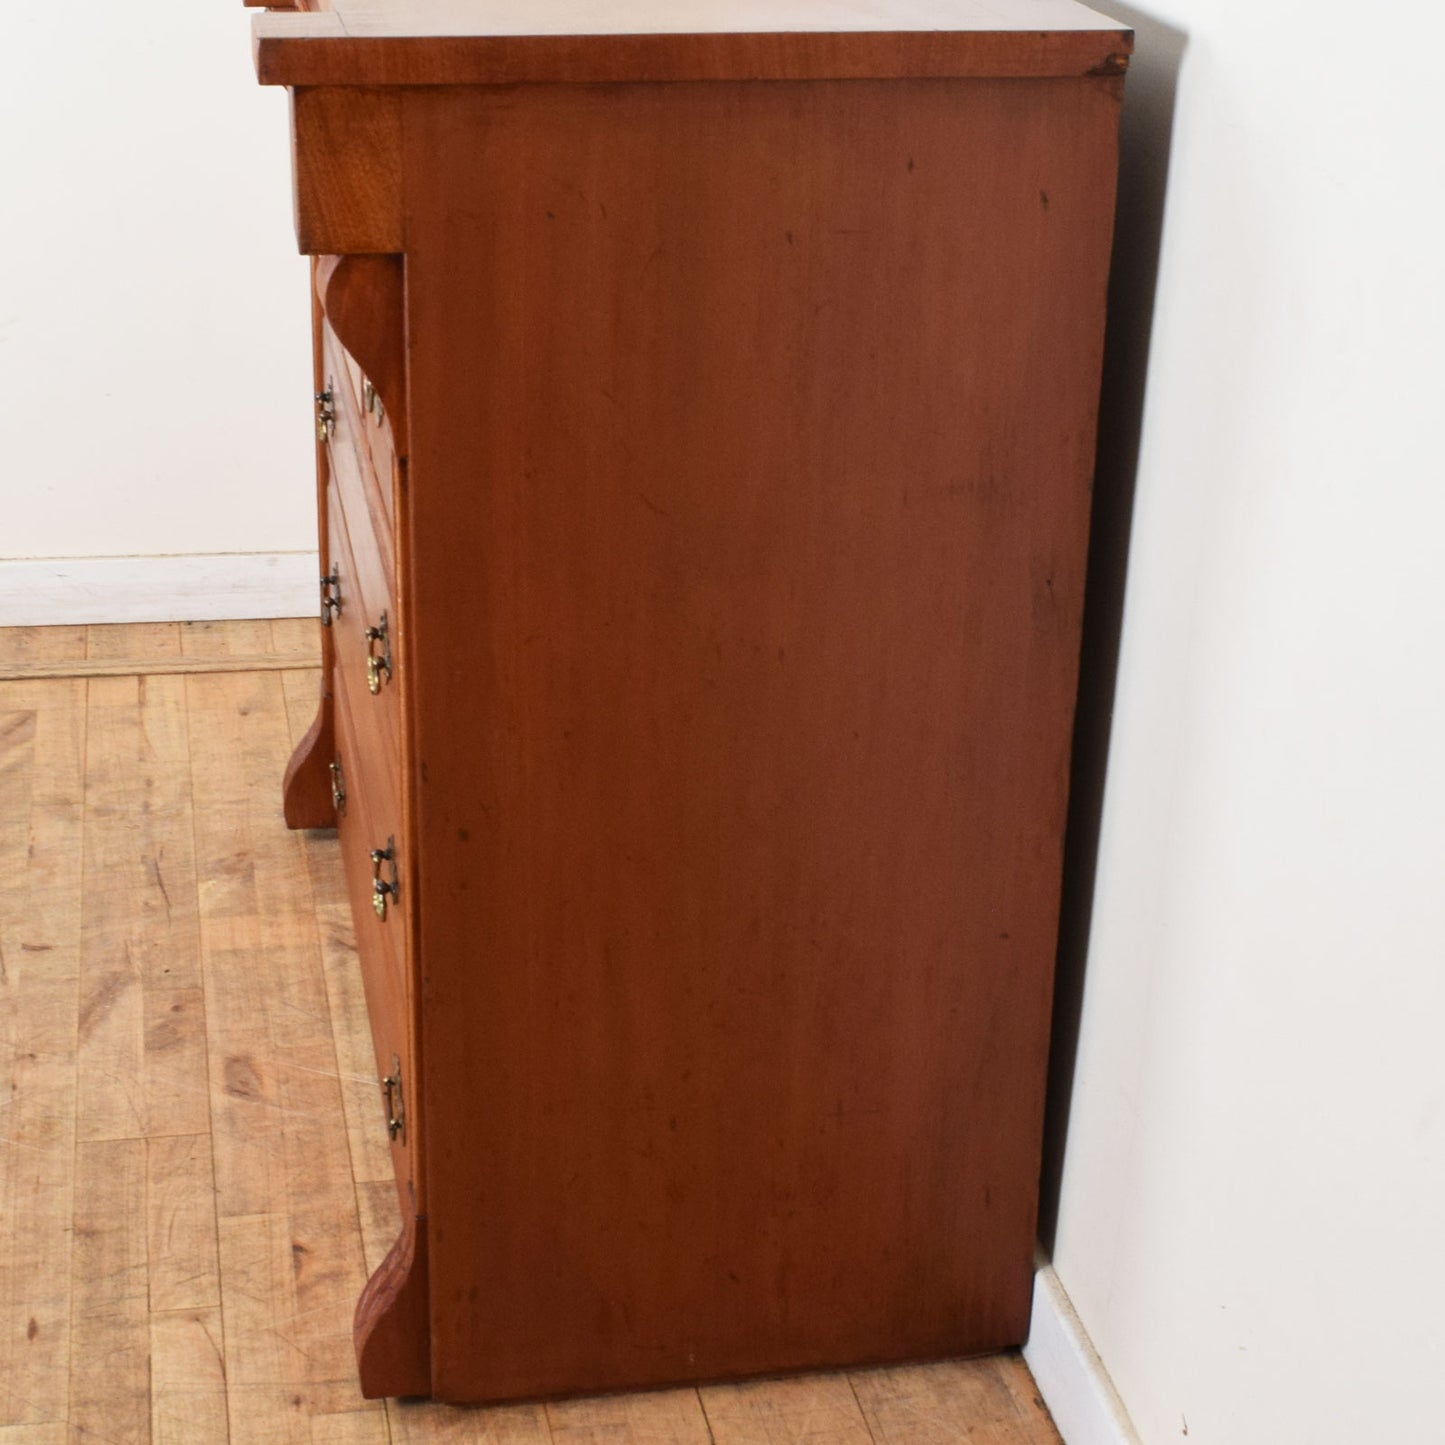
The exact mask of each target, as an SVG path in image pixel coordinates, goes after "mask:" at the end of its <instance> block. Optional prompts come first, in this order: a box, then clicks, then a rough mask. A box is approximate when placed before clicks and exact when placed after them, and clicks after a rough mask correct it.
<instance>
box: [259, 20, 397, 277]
mask: <svg viewBox="0 0 1445 1445" xmlns="http://www.w3.org/2000/svg"><path fill="white" fill-rule="evenodd" d="M264 18H266V17H258V23H259V22H260V20H261V19H264ZM271 18H276V17H271ZM298 18H300V17H298ZM400 114H401V112H400V98H399V97H398V95H397V94H396V92H395V91H387V90H347V89H342V88H338V87H328V88H326V89H322V90H300V89H298V90H295V91H293V92H292V97H291V134H292V145H293V149H294V151H295V157H296V163H295V170H294V175H293V180H294V201H295V206H296V237H297V241H298V243H299V244H300V247H301V249H302V250H303V251H306V252H309V253H310V254H312V255H325V254H328V253H338V254H339V253H341V252H350V251H356V252H368V253H370V252H376V253H387V252H393V251H400V250H401V249H402V220H401V159H400V144H401V133H400V129H399V122H400Z"/></svg>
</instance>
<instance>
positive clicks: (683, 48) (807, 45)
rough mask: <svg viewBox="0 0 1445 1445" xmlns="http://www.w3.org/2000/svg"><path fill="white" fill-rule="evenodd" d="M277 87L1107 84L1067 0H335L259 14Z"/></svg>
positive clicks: (1095, 38)
mask: <svg viewBox="0 0 1445 1445" xmlns="http://www.w3.org/2000/svg"><path fill="white" fill-rule="evenodd" d="M255 35H256V54H257V68H258V72H259V74H260V78H261V80H262V81H263V82H267V83H272V84H280V85H393V84H395V85H425V84H443V85H445V84H464V85H465V84H519V83H529V82H555V81H561V82H578V81H599V82H605V81H637V80H689V79H697V80H749V79H752V80H789V79H798V80H802V79H866V78H879V79H882V78H891V77H903V76H918V77H924V76H939V77H946V76H999V77H1004V76H1063V75H1085V74H1116V73H1119V72H1120V71H1122V70H1123V68H1124V65H1125V64H1126V62H1127V57H1128V54H1129V52H1130V50H1131V48H1132V39H1133V36H1132V32H1131V31H1130V30H1129V28H1128V27H1127V26H1126V25H1123V24H1121V23H1120V22H1118V21H1115V20H1111V19H1109V18H1108V17H1106V16H1104V15H1101V14H1100V13H1099V12H1097V11H1095V10H1091V9H1089V8H1087V7H1086V6H1084V5H1080V4H1076V3H1075V0H888V3H882V0H727V3H722V0H682V3H675V0H334V5H333V8H331V9H329V10H319V11H308V12H299V13H267V14H263V15H259V16H258V17H257V18H256V20H255Z"/></svg>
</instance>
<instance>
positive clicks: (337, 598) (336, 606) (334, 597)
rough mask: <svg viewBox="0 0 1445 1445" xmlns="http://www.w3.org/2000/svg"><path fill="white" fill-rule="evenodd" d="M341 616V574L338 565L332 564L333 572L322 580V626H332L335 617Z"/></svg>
mask: <svg viewBox="0 0 1445 1445" xmlns="http://www.w3.org/2000/svg"><path fill="white" fill-rule="evenodd" d="M340 616H341V573H340V572H338V571H337V569H336V563H335V562H333V563H332V564H331V571H330V572H329V573H328V574H327V575H326V576H325V577H323V578H322V579H321V625H322V626H323V627H330V626H331V619H332V618H333V617H340Z"/></svg>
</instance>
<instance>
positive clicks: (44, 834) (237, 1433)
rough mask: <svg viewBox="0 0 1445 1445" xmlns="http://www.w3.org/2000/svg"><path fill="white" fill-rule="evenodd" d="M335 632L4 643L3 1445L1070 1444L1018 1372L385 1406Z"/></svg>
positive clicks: (382, 1158) (1009, 1362)
mask: <svg viewBox="0 0 1445 1445" xmlns="http://www.w3.org/2000/svg"><path fill="white" fill-rule="evenodd" d="M316 646H317V643H316V627H315V623H314V622H311V621H310V620H301V621H288V622H234V623H191V624H159V625H126V626H113V627H55V628H12V629H0V1036H3V1065H4V1071H5V1072H4V1076H3V1077H4V1081H5V1083H6V1085H7V1087H6V1088H5V1090H4V1093H3V1095H0V1445H58V1442H62V1441H66V1442H70V1441H96V1442H105V1445H133V1442H143V1441H148V1440H154V1441H157V1442H160V1441H164V1442H175V1445H210V1442H220V1441H234V1442H237V1445H242V1442H246V1445H273V1442H284V1445H291V1442H297V1445H301V1442H306V1445H352V1442H356V1445H361V1442H368V1445H370V1442H386V1441H393V1442H398V1445H400V1442H412V1441H447V1442H477V1445H481V1442H492V1445H546V1442H556V1445H592V1442H599V1445H600V1442H604V1441H605V1442H617V1445H625V1442H631V1441H636V1442H656V1445H672V1442H677V1445H689V1442H694V1441H697V1442H706V1441H714V1442H717V1445H754V1442H756V1445H781V1442H789V1445H791V1442H802V1441H807V1442H814V1445H821V1442H834V1441H836V1442H840V1445H851V1442H869V1441H872V1442H877V1445H904V1442H909V1445H923V1442H929V1445H933V1442H938V1445H943V1442H950V1445H952V1442H974V1445H1024V1442H1037V1441H1057V1440H1058V1438H1059V1437H1058V1435H1057V1434H1056V1432H1055V1431H1054V1429H1053V1426H1052V1424H1051V1423H1050V1421H1049V1418H1048V1415H1047V1413H1046V1411H1045V1410H1044V1409H1043V1407H1042V1405H1041V1404H1040V1403H1039V1402H1038V1400H1037V1398H1036V1396H1035V1392H1034V1387H1033V1381H1032V1379H1031V1378H1030V1377H1029V1374H1028V1371H1027V1369H1026V1367H1025V1366H1024V1364H1023V1361H1022V1360H1021V1359H1020V1358H1019V1357H1018V1356H1017V1355H1016V1354H1011V1355H1000V1356H996V1357H993V1358H989V1359H984V1360H975V1361H968V1362H962V1363H950V1364H942V1365H929V1366H919V1367H907V1368H898V1369H884V1370H869V1371H854V1372H850V1373H839V1374H831V1375H817V1376H809V1377H805V1378H800V1379H792V1380H783V1381H764V1382H760V1383H752V1384H745V1385H737V1386H727V1387H717V1388H703V1389H701V1390H692V1389H685V1390H670V1391H664V1392H661V1393H656V1394H646V1395H625V1396H615V1397H610V1398H606V1399H595V1400H572V1401H566V1402H563V1403H561V1404H548V1405H540V1404H539V1405H522V1406H507V1407H502V1408H497V1409H488V1410H456V1409H449V1408H445V1407H440V1406H435V1405H430V1404H417V1403H401V1402H397V1401H385V1402H381V1401H367V1400H364V1399H362V1398H361V1395H360V1393H359V1391H358V1389H357V1385H356V1376H355V1367H354V1360H353V1357H352V1353H351V1313H352V1309H353V1307H354V1305H355V1302H356V1297H357V1295H358V1294H359V1292H360V1290H361V1287H362V1284H363V1283H364V1281H365V1279H366V1276H367V1274H368V1272H369V1271H370V1270H371V1269H373V1268H375V1266H376V1265H377V1264H378V1263H379V1262H380V1260H381V1258H382V1256H383V1255H384V1253H385V1252H386V1249H387V1247H388V1246H389V1244H390V1242H391V1239H392V1238H393V1237H394V1235H395V1233H396V1230H397V1228H398V1223H399V1221H398V1219H397V1215H396V1201H395V1193H394V1189H393V1187H392V1185H391V1184H390V1182H389V1180H388V1170H389V1167H390V1164H389V1158H388V1151H387V1148H386V1145H385V1143H384V1131H383V1129H382V1127H381V1125H382V1113H381V1098H380V1091H379V1090H378V1088H377V1086H376V1081H375V1074H374V1070H373V1068H372V1060H371V1057H370V1052H371V1050H370V1043H369V1038H368V1033H367V1022H366V1013H365V1005H364V1001H363V998H362V992H361V980H360V975H359V972H358V969H357V964H356V958H355V952H354V948H353V944H352V934H351V924H350V920H349V918H348V915H347V909H346V903H345V894H344V888H343V883H342V878H341V861H340V856H339V854H338V851H337V844H336V839H335V836H334V834H330V833H315V834H297V833H291V832H288V831H287V829H286V828H285V826H284V825H283V823H282V820H281V812H280V795H279V782H280V778H281V773H282V769H283V768H284V765H285V762H286V759H287V756H288V755H289V752H290V750H291V747H292V746H293V744H294V742H295V741H296V740H297V739H298V738H299V737H300V735H301V734H302V732H304V730H305V728H306V727H307V725H308V724H309V723H310V721H311V717H312V714H313V712H314V699H315V694H316V684H317V673H316V671H315V665H316Z"/></svg>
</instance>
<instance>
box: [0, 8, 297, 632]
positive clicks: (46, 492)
mask: <svg viewBox="0 0 1445 1445" xmlns="http://www.w3.org/2000/svg"><path fill="white" fill-rule="evenodd" d="M12 9H13V13H11V10H12ZM249 29H250V22H249V19H248V12H245V11H243V10H242V8H241V5H240V3H239V0H147V3H146V4H144V5H121V4H115V3H108V0H81V3H75V4H65V5H51V4H43V5H33V4H26V5H19V4H17V5H15V6H13V7H9V6H7V13H6V19H5V62H6V63H5V82H4V84H3V86H0V208H3V220H0V457H3V459H4V462H3V482H0V494H3V509H0V559H7V558H31V557H89V556H121V555H127V554H148V555H149V554H161V553H237V552H242V553H245V552H254V553H276V552H291V551H298V550H307V549H313V548H314V547H315V518H314V510H315V501H314V490H313V489H314V482H313V480H312V455H311V450H310V445H309V440H308V439H309V435H310V432H309V427H310V421H309V413H310V392H311V376H310V344H309V340H308V334H309V302H308V294H307V276H308V273H307V267H306V263H305V261H304V260H303V259H302V258H300V257H299V256H297V255H296V252H295V241H294V235H293V231H292V223H291V201H290V169H289V167H290V162H289V154H288V141H287V116H286V99H285V93H284V92H283V91H277V90H266V91H262V90H261V89H260V88H259V87H258V86H257V85H256V83H255V78H254V73H253V71H252V68H251V55H250V36H249ZM308 570H309V569H308ZM308 605H309V604H308ZM5 620H6V619H4V618H0V623H3V622H4V621H5Z"/></svg>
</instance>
